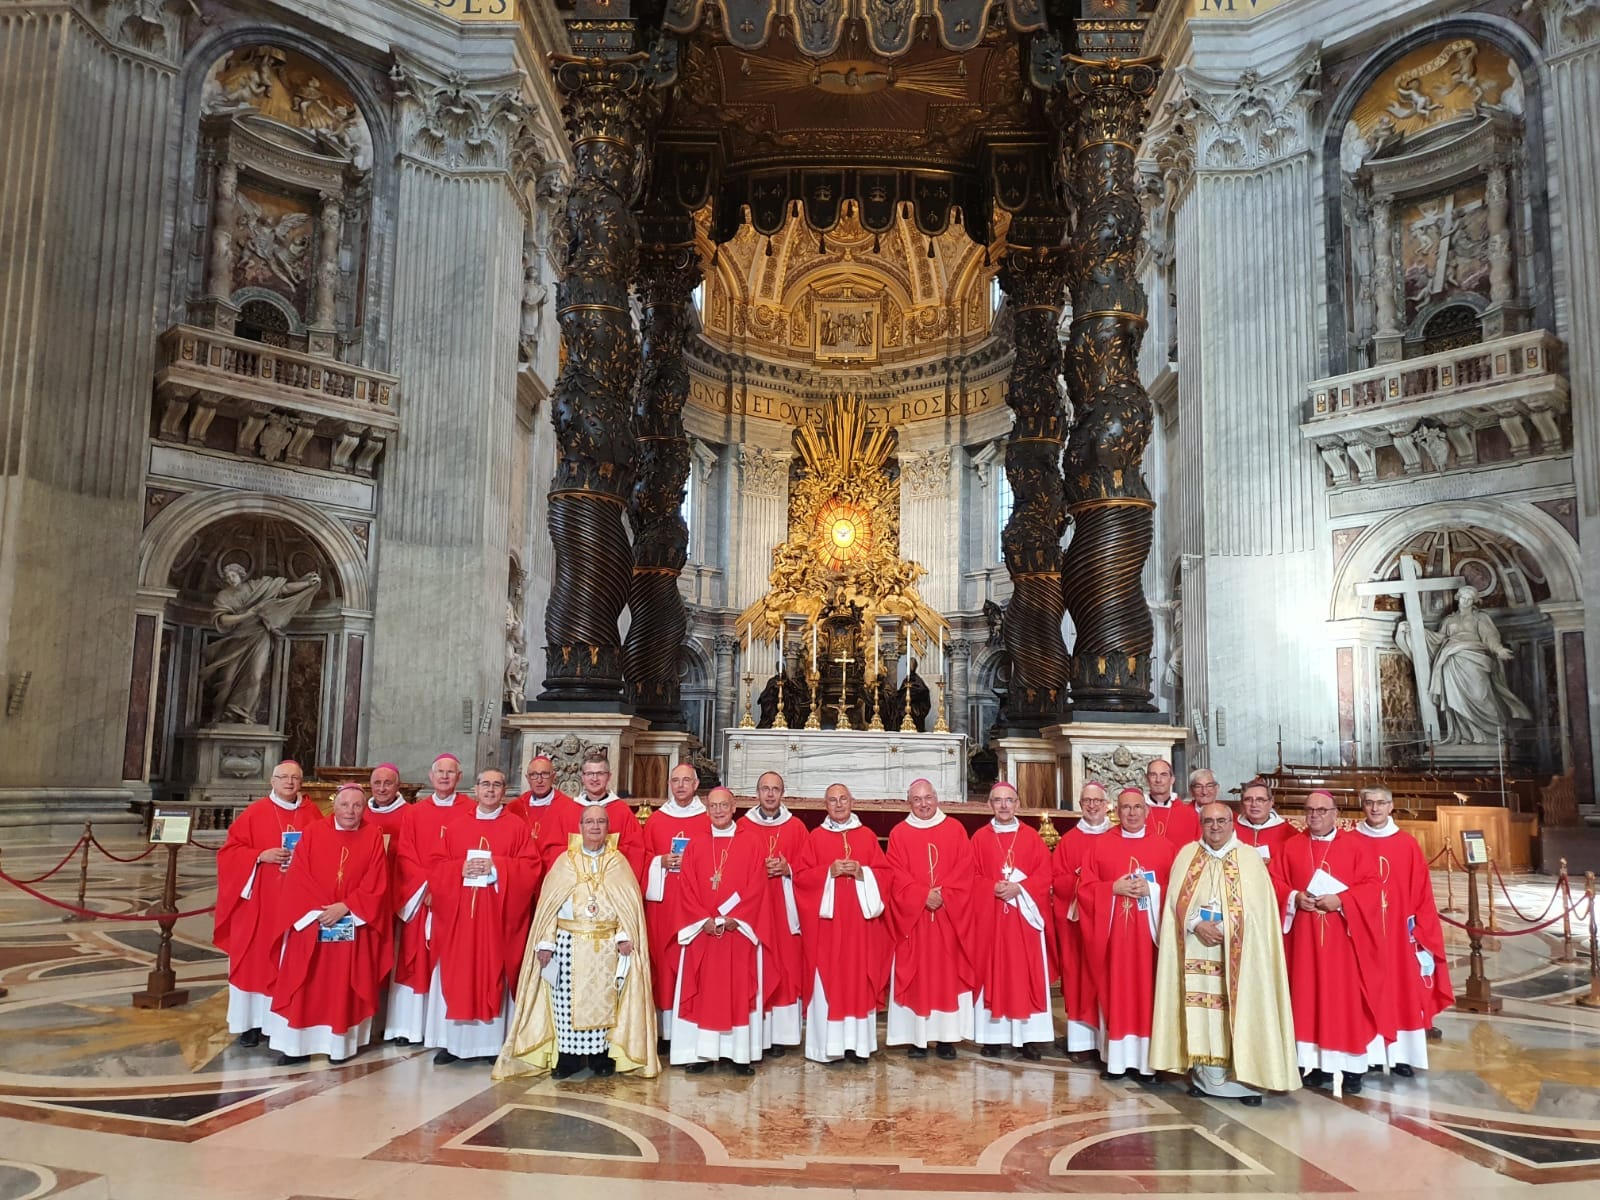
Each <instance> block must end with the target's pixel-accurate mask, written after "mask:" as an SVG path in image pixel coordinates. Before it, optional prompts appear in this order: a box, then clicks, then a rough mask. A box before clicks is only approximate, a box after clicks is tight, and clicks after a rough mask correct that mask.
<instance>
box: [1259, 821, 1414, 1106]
mask: <svg viewBox="0 0 1600 1200" xmlns="http://www.w3.org/2000/svg"><path fill="white" fill-rule="evenodd" d="M1305 813H1306V832H1305V834H1304V835H1302V836H1300V837H1297V838H1294V839H1293V840H1291V841H1290V842H1289V843H1288V845H1286V846H1285V847H1284V848H1283V851H1282V853H1280V854H1279V855H1278V857H1277V859H1276V860H1275V861H1274V862H1273V864H1272V882H1273V885H1274V886H1275V887H1276V888H1277V891H1278V903H1279V905H1280V906H1281V909H1282V912H1283V931H1284V952H1285V954H1286V956H1287V958H1288V961H1289V995H1290V997H1291V998H1292V999H1293V1001H1294V1038H1295V1053H1296V1057H1297V1058H1298V1060H1299V1063H1300V1069H1301V1070H1302V1071H1304V1072H1305V1077H1304V1081H1305V1084H1306V1086H1307V1087H1319V1086H1327V1085H1330V1084H1331V1085H1332V1087H1333V1089H1334V1091H1335V1092H1336V1093H1337V1092H1339V1091H1341V1090H1343V1091H1346V1092H1359V1091H1360V1090H1361V1076H1362V1074H1363V1072H1365V1071H1366V1069H1367V1064H1368V1062H1371V1061H1378V1062H1381V1061H1383V1057H1384V1042H1385V1041H1387V1040H1390V1039H1389V1037H1388V1036H1387V1035H1388V1033H1389V1032H1390V1031H1392V1028H1393V1026H1392V1025H1390V1024H1389V1022H1390V1020H1391V1016H1390V1008H1389V996H1388V968H1389V965H1390V963H1389V959H1388V956H1387V954H1386V952H1385V949H1384V942H1383V932H1382V930H1383V923H1382V915H1381V898H1380V895H1379V887H1378V870H1377V856H1376V855H1375V854H1373V852H1372V847H1371V846H1370V845H1369V844H1368V842H1367V839H1366V838H1363V837H1362V836H1361V835H1360V834H1358V833H1346V832H1344V831H1342V830H1340V829H1339V810H1338V806H1337V804H1336V802H1335V801H1334V798H1333V796H1331V795H1330V794H1329V793H1327V792H1323V791H1316V792H1312V793H1311V794H1310V795H1309V796H1307V797H1306V808H1305ZM1386 1027H1387V1028H1386Z"/></svg>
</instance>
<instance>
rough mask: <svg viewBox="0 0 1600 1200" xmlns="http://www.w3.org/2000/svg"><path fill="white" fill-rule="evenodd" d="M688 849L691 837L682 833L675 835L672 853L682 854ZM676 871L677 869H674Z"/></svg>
mask: <svg viewBox="0 0 1600 1200" xmlns="http://www.w3.org/2000/svg"><path fill="white" fill-rule="evenodd" d="M688 848H689V835H688V834H687V833H680V834H676V835H674V837H673V839H672V852H673V853H674V854H682V853H683V852H684V851H685V850H687V849H688ZM674 869H675V870H676V868H674Z"/></svg>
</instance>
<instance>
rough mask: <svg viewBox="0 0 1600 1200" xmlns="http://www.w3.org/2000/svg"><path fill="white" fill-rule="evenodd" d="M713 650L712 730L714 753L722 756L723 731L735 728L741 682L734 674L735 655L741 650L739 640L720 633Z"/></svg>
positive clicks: (728, 634)
mask: <svg viewBox="0 0 1600 1200" xmlns="http://www.w3.org/2000/svg"><path fill="white" fill-rule="evenodd" d="M711 648H712V650H713V651H714V652H715V662H714V669H715V671H716V687H717V704H716V711H715V718H714V724H713V725H712V728H711V737H712V741H713V744H714V749H713V751H712V752H713V753H715V754H718V755H720V754H721V753H722V731H723V730H724V729H732V728H733V726H734V723H735V719H734V713H735V712H736V711H737V709H738V704H739V681H738V679H737V678H736V677H735V675H734V673H733V665H734V664H733V654H734V651H735V650H737V649H738V648H739V639H738V638H736V637H734V636H733V635H732V634H730V633H719V634H717V636H716V637H715V638H713V639H712V641H711Z"/></svg>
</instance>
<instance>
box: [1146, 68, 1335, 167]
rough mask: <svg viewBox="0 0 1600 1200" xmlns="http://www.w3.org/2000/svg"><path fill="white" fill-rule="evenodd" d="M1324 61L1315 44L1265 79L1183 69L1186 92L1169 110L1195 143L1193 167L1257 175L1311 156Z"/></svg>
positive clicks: (1251, 74) (1249, 72)
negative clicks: (1313, 114)
mask: <svg viewBox="0 0 1600 1200" xmlns="http://www.w3.org/2000/svg"><path fill="white" fill-rule="evenodd" d="M1321 60H1322V53H1321V47H1320V45H1318V44H1317V43H1315V42H1313V43H1311V44H1310V45H1307V46H1306V47H1305V48H1304V49H1303V50H1301V52H1300V53H1299V54H1297V55H1296V56H1295V57H1294V59H1293V60H1291V61H1290V62H1289V63H1288V64H1287V65H1286V66H1284V67H1283V68H1281V69H1280V70H1278V71H1275V72H1273V73H1272V74H1271V75H1266V76H1263V75H1261V74H1259V73H1258V72H1256V71H1255V70H1254V69H1253V68H1252V69H1247V70H1245V71H1243V72H1242V73H1241V74H1240V75H1239V76H1238V77H1237V78H1232V79H1225V78H1218V77H1216V76H1212V75H1207V74H1205V73H1203V72H1201V71H1198V70H1196V69H1195V68H1193V67H1179V68H1178V72H1177V73H1178V75H1179V77H1180V79H1181V80H1182V84H1183V89H1182V93H1181V95H1179V96H1176V97H1174V99H1173V100H1171V101H1169V102H1168V109H1169V110H1170V112H1171V115H1172V118H1173V119H1174V121H1175V122H1176V123H1177V124H1178V125H1179V126H1181V127H1182V128H1183V129H1184V130H1186V131H1187V132H1188V134H1189V136H1190V138H1192V140H1193V145H1194V166H1195V169H1197V170H1201V171H1253V170H1258V169H1260V168H1262V167H1267V166H1271V165H1273V164H1274V163H1278V162H1282V161H1284V160H1285V159H1289V158H1292V157H1294V156H1295V155H1297V154H1305V153H1307V152H1309V151H1310V149H1311V110H1312V108H1313V106H1314V105H1315V104H1316V101H1317V98H1318V96H1319V95H1320V92H1319V90H1318V88H1317V86H1316V85H1317V82H1318V79H1319V77H1320V75H1321V70H1322V62H1321Z"/></svg>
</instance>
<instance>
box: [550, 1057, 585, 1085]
mask: <svg viewBox="0 0 1600 1200" xmlns="http://www.w3.org/2000/svg"><path fill="white" fill-rule="evenodd" d="M581 1070H583V1056H582V1055H581V1054H562V1055H559V1056H558V1057H557V1058H556V1069H555V1070H554V1071H551V1072H550V1078H552V1079H571V1078H572V1077H573V1076H574V1075H576V1074H577V1073H578V1072H579V1071H581Z"/></svg>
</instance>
